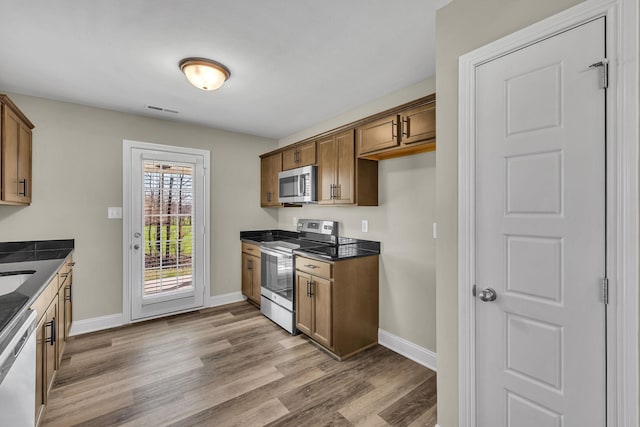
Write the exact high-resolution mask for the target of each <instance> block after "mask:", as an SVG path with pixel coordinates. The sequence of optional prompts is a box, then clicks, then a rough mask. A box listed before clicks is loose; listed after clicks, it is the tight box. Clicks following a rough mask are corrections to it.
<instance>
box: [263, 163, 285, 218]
mask: <svg viewBox="0 0 640 427" xmlns="http://www.w3.org/2000/svg"><path fill="white" fill-rule="evenodd" d="M280 171H282V153H277V154H271V155H268V156H264V157H261V158H260V206H261V207H263V208H268V207H277V206H282V205H281V204H280V203H279V202H278V172H280Z"/></svg>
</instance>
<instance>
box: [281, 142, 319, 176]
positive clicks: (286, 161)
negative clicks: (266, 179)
mask: <svg viewBox="0 0 640 427" xmlns="http://www.w3.org/2000/svg"><path fill="white" fill-rule="evenodd" d="M315 164H316V142H315V141H311V142H306V143H304V144H297V145H295V146H293V147H291V148H289V149H287V150H285V151H283V152H282V170H285V171H286V170H289V169H295V168H300V167H303V166H309V165H315Z"/></svg>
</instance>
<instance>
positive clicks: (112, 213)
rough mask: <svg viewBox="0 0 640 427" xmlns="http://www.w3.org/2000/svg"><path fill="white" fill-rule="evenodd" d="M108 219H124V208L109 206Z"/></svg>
mask: <svg viewBox="0 0 640 427" xmlns="http://www.w3.org/2000/svg"><path fill="white" fill-rule="evenodd" d="M107 219H122V208H107Z"/></svg>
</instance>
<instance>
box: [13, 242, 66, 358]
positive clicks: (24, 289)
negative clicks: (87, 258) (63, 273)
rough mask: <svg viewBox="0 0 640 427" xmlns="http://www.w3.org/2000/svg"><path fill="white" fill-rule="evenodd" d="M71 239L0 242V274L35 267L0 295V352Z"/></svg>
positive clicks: (54, 269)
mask: <svg viewBox="0 0 640 427" xmlns="http://www.w3.org/2000/svg"><path fill="white" fill-rule="evenodd" d="M73 247H74V241H73V240H46V241H30V242H0V275H3V273H7V272H16V271H20V272H23V271H24V272H26V271H35V273H33V275H32V276H31V277H29V278H28V279H27V280H26V281H25V282H24V283H22V284H21V285H20V286H19V287H18V288H17V289H16V290H15V291H13V292H11V293H8V294H5V295H0V352H2V351H3V350H4V347H5V346H6V344H7V343H8V342H9V341H10V340H11V338H12V337H13V334H14V333H15V331H16V330H17V329H18V328H19V327H20V322H21V320H22V319H23V314H24V313H25V312H26V311H27V310H28V309H29V307H30V306H31V304H33V302H34V301H35V300H36V298H38V296H39V295H40V294H41V293H42V291H43V290H44V288H45V286H46V285H47V284H48V283H49V281H50V280H51V279H52V278H53V277H54V276H55V273H56V271H58V269H59V268H60V267H61V266H62V265H63V264H64V262H65V261H66V259H67V258H68V257H69V255H71V253H72V252H73Z"/></svg>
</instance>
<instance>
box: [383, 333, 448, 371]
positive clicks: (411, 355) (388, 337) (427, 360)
mask: <svg viewBox="0 0 640 427" xmlns="http://www.w3.org/2000/svg"><path fill="white" fill-rule="evenodd" d="M378 342H379V343H380V345H383V346H385V347H387V348H388V349H390V350H393V351H395V352H396V353H398V354H401V355H403V356H404V357H406V358H407V359H411V360H413V361H414V362H416V363H419V364H421V365H422V366H426V367H427V368H429V369H431V370H432V371H436V367H437V355H436V353H434V352H432V351H431V350H427V349H426V348H424V347H420V346H419V345H417V344H414V343H412V342H411V341H407V340H405V339H404V338H401V337H399V336H397V335H394V334H392V333H391V332H387V331H385V330H384V329H378Z"/></svg>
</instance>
